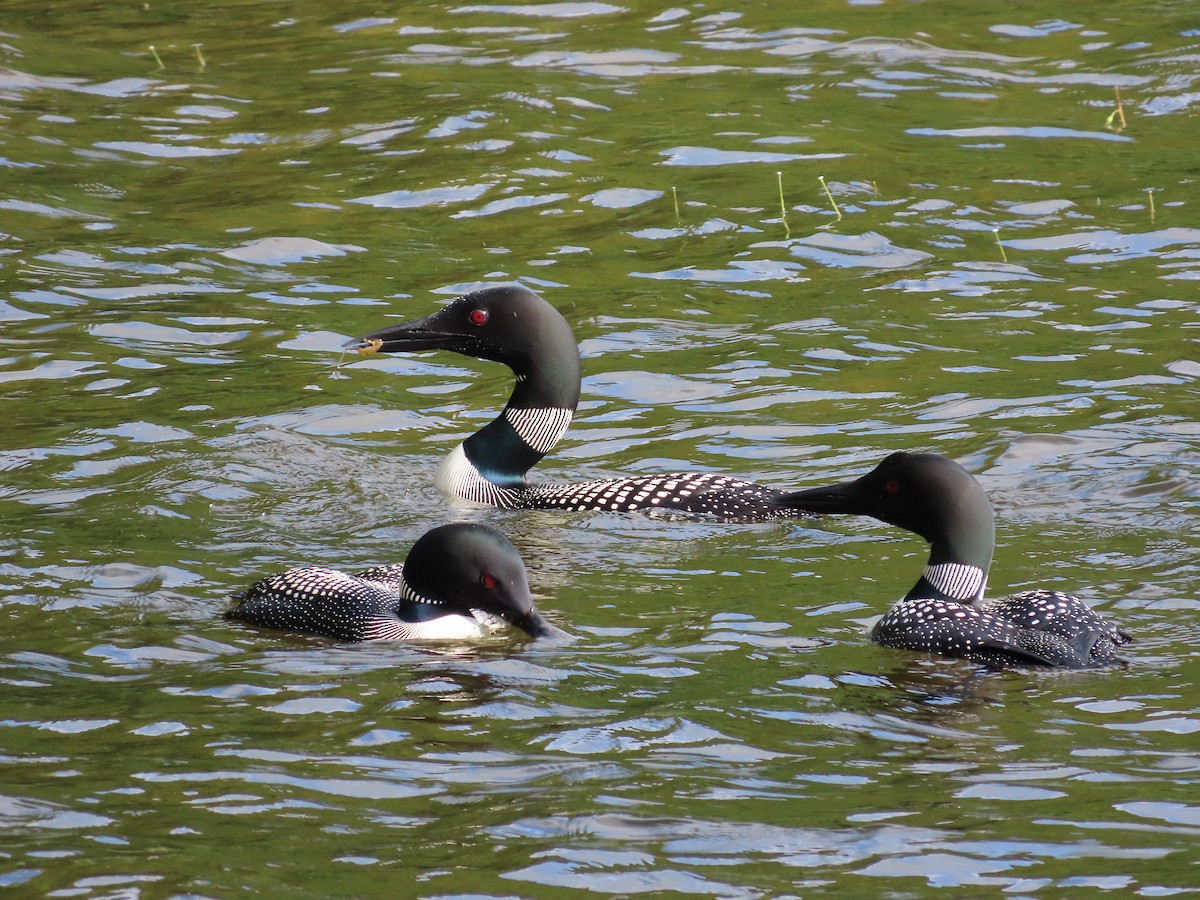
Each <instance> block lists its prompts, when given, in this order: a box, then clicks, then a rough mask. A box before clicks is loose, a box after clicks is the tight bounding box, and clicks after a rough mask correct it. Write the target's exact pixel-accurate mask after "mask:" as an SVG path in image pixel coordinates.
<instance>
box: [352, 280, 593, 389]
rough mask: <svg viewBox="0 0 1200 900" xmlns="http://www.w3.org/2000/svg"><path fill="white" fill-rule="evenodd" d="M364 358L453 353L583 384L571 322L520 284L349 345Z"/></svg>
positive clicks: (465, 298) (486, 291) (476, 294)
mask: <svg viewBox="0 0 1200 900" xmlns="http://www.w3.org/2000/svg"><path fill="white" fill-rule="evenodd" d="M343 346H344V347H345V348H346V349H348V350H357V351H358V352H359V353H361V354H363V355H370V354H373V353H408V352H411V351H414V350H453V351H454V352H456V353H462V354H464V355H466V356H474V357H477V358H479V359H490V360H493V361H495V362H501V363H504V364H505V365H507V366H509V367H510V368H511V369H512V370H513V371H514V372H516V373H517V375H519V376H527V375H530V374H533V373H534V372H535V371H536V370H537V369H539V368H548V367H553V368H559V369H563V371H564V375H563V377H570V375H571V373H570V370H573V373H574V374H573V377H574V379H575V380H576V381H577V380H578V379H579V348H578V346H577V345H576V343H575V335H574V334H573V333H572V331H571V326H570V325H569V324H567V320H566V319H564V318H563V317H562V315H561V314H560V313H559V312H558V310H556V309H555V308H554V307H553V306H551V305H550V304H549V303H547V302H546V301H545V300H543V299H542V298H541V297H539V296H538V295H537V294H535V293H534V292H533V291H531V290H529V289H527V288H524V287H521V286H520V285H500V286H497V287H488V288H483V289H481V290H478V291H471V292H470V293H469V294H463V295H462V296H460V297H456V298H455V299H454V300H452V301H451V302H450V305H449V306H446V307H444V308H443V309H440V310H438V311H437V312H435V313H433V314H431V315H428V316H425V317H424V318H423V319H416V320H414V321H411V322H402V323H400V324H399V325H389V326H388V327H386V328H380V329H378V330H376V331H372V332H370V333H368V334H365V335H363V336H362V337H361V338H356V339H354V340H352V341H347V342H346V343H345V344H344V345H343Z"/></svg>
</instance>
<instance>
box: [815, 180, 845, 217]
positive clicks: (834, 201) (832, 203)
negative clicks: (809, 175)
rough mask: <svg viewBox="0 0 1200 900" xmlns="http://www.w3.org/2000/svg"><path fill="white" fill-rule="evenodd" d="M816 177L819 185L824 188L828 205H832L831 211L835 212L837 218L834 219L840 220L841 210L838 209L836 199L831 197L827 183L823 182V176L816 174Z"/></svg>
mask: <svg viewBox="0 0 1200 900" xmlns="http://www.w3.org/2000/svg"><path fill="white" fill-rule="evenodd" d="M817 179H818V180H819V181H820V182H821V187H823V188H824V189H825V196H826V197H828V198H829V205H830V206H832V207H833V211H834V212H835V213H837V219H836V220H835V221H838V222H840V221H842V211H841V210H840V209H838V205H837V201H836V200H834V199H833V194H832V193H831V192H830V190H829V185H827V184H826V183H825V176H824V175H818V176H817Z"/></svg>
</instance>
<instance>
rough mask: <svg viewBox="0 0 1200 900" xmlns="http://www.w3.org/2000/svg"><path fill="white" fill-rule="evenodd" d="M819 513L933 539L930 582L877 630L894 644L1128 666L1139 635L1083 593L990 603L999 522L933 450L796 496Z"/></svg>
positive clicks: (793, 497) (959, 472)
mask: <svg viewBox="0 0 1200 900" xmlns="http://www.w3.org/2000/svg"><path fill="white" fill-rule="evenodd" d="M782 502H783V503H785V504H787V505H789V506H792V507H795V508H797V509H802V510H807V511H809V512H813V513H850V514H853V515H865V516H872V517H873V518H876V519H880V520H882V521H884V522H887V523H889V524H891V525H897V526H899V527H900V528H905V529H907V530H909V531H914V532H916V533H917V534H919V535H921V537H923V538H925V540H927V541H928V542H929V546H930V549H929V562H928V563H927V564H926V566H925V571H924V573H923V574H922V575H921V578H920V580H919V581H918V582H917V583H916V584H915V585H914V586H913V588H912V590H910V591H909V592H908V595H907V596H905V598H904V599H903V600H901V601H900V602H899V603H897V604H896V605H895V606H893V607H892V608H891V609H890V610H888V612H887V613H886V614H885V615H884V616H883V618H881V619H880V620H879V621H878V622H877V623H876V624H875V627H874V628H873V629H872V631H871V639H872V640H874V641H875V642H876V643H878V644H881V645H883V646H884V647H900V648H903V649H906V650H926V651H932V652H934V653H941V654H943V655H945V656H957V657H964V658H966V659H969V660H972V661H974V662H978V663H984V664H987V665H1004V664H1016V665H1029V664H1034V665H1047V666H1064V667H1069V668H1087V667H1091V666H1103V665H1110V664H1113V663H1120V662H1123V660H1122V659H1121V658H1120V657H1119V656H1118V655H1117V648H1118V647H1119V646H1120V645H1121V644H1124V643H1126V642H1127V641H1129V640H1130V637H1129V635H1128V634H1127V633H1126V632H1124V631H1123V630H1121V629H1120V628H1117V627H1116V626H1114V625H1111V624H1109V623H1108V622H1106V621H1105V620H1104V618H1103V617H1102V616H1101V615H1100V614H1099V613H1097V612H1095V611H1094V610H1092V609H1091V608H1090V607H1088V606H1087V604H1085V603H1084V602H1083V601H1082V600H1080V599H1079V598H1078V597H1074V596H1072V595H1070V594H1064V593H1061V592H1059V591H1050V590H1034V591H1025V592H1023V593H1020V594H1013V595H1012V596H1009V597H1003V598H1001V599H998V600H989V601H986V602H985V601H984V599H983V593H984V589H985V587H986V583H987V574H988V568H989V567H990V565H991V562H992V549H993V547H994V544H995V527H994V523H993V518H992V506H991V504H990V503H989V502H988V498H987V495H986V494H985V493H984V492H983V489H982V488H981V487H980V486H979V483H978V482H976V481H975V479H974V478H972V477H971V475H970V474H969V473H968V472H967V471H966V469H964V468H963V467H962V466H960V465H959V464H958V463H956V462H954V461H952V460H949V459H946V458H945V457H943V456H936V455H933V454H910V453H893V454H892V455H891V456H889V457H888V458H887V459H885V460H884V461H883V462H881V463H880V464H879V465H878V466H877V467H876V468H875V470H874V471H872V472H870V473H868V474H866V475H864V476H862V477H861V478H859V479H857V480H855V481H849V482H846V483H843V484H836V485H833V486H831V487H821V488H813V489H811V490H806V491H797V492H796V493H793V494H789V495H787V496H786V497H785V498H784V499H783V501H782Z"/></svg>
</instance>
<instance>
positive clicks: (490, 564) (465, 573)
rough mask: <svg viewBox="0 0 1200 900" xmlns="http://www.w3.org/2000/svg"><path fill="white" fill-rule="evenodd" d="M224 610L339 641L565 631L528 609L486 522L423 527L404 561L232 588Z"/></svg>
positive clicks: (520, 575) (504, 544) (517, 574)
mask: <svg viewBox="0 0 1200 900" xmlns="http://www.w3.org/2000/svg"><path fill="white" fill-rule="evenodd" d="M233 599H234V605H233V606H231V607H230V609H229V610H228V611H227V612H226V613H225V617H226V618H228V619H238V620H240V621H243V622H249V623H250V624H251V625H263V626H266V627H267V628H281V629H286V630H287V631H301V632H306V633H308V634H320V635H324V636H325V637H331V638H337V639H339V640H343V641H396V640H418V641H462V640H473V639H476V638H480V637H483V636H485V635H488V634H490V633H492V632H494V631H497V630H499V629H500V628H501V627H502V626H503V625H513V626H515V627H517V628H519V629H521V630H522V631H524V632H525V633H526V634H528V635H529V636H530V637H534V638H541V637H551V636H554V637H561V636H564V635H565V634H566V632H564V631H562V630H561V629H559V628H556V627H555V626H554V625H551V624H550V623H549V622H547V621H546V620H545V619H543V618H542V616H541V615H540V614H539V613H538V611H537V610H536V609H535V608H534V605H533V598H532V597H531V596H530V594H529V581H528V579H527V578H526V575H525V564H524V563H523V562H522V561H521V556H520V554H518V553H517V550H516V548H515V547H513V545H512V544H511V543H509V540H508V538H506V537H505V536H504V535H503V534H501V533H500V532H499V531H497V530H496V529H495V528H492V527H490V526H487V525H477V524H452V525H442V526H441V527H439V528H434V529H433V530H432V531H428V532H426V533H425V534H424V535H422V536H421V537H420V538H419V539H418V540H417V542H416V543H415V544H413V546H412V549H411V550H409V552H408V558H407V559H405V561H404V565H403V566H399V565H387V566H376V567H375V568H373V569H367V570H366V571H365V572H359V573H358V574H356V575H349V574H347V573H345V572H339V571H338V570H337V569H329V568H326V567H324V566H304V567H302V568H298V569H289V570H288V571H286V572H280V573H279V574H277V575H270V576H268V577H267V578H264V579H263V580H262V581H259V582H257V583H256V584H254V585H252V586H251V587H250V588H249V589H247V590H246V591H244V592H242V593H240V594H236V595H235V596H234V598H233Z"/></svg>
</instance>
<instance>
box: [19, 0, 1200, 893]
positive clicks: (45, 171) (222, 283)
mask: <svg viewBox="0 0 1200 900" xmlns="http://www.w3.org/2000/svg"><path fill="white" fill-rule="evenodd" d="M0 32H2V33H3V34H2V36H0V175H2V176H3V188H2V189H0V278H2V279H3V291H0V403H2V406H0V412H2V413H3V415H4V417H5V421H4V425H3V427H2V428H0V516H2V519H0V614H2V616H3V618H2V619H0V622H2V624H3V628H2V629H0V679H2V683H3V686H2V689H0V779H2V780H0V835H2V837H3V840H0V886H2V887H5V888H7V889H8V890H9V891H10V892H11V893H13V895H14V896H30V897H34V896H38V897H41V896H46V897H89V898H122V900H124V898H143V897H144V898H160V897H221V898H224V897H235V896H255V895H257V896H267V897H276V896H295V897H383V896H389V897H420V898H446V900H448V898H512V897H521V898H555V897H560V896H564V895H574V894H577V895H579V896H593V895H602V896H611V897H633V896H639V897H641V896H653V897H658V896H661V897H673V896H684V895H698V896H711V897H720V898H768V897H769V898H788V897H817V896H828V897H855V898H857V897H872V896H880V897H897V898H898V897H905V898H909V897H935V896H936V897H954V898H958V897H968V896H969V897H976V896H1006V897H1047V898H1049V897H1064V896H1092V895H1096V896H1099V895H1104V896H1145V897H1162V896H1173V895H1179V894H1189V895H1190V894H1194V893H1196V892H1197V891H1198V890H1200V869H1198V868H1197V853H1196V846H1197V837H1198V835H1200V799H1198V795H1197V781H1198V775H1200V751H1198V750H1197V746H1198V745H1197V738H1198V733H1200V688H1198V687H1197V675H1198V674H1200V669H1198V667H1197V663H1196V650H1195V634H1196V621H1197V612H1198V611H1200V551H1198V543H1197V538H1196V534H1197V531H1198V530H1200V510H1198V508H1197V497H1198V494H1200V491H1198V489H1197V484H1198V481H1200V465H1198V462H1197V460H1198V458H1200V453H1198V444H1200V426H1198V425H1197V409H1198V407H1197V380H1198V378H1200V362H1198V361H1197V355H1196V339H1197V328H1198V327H1200V317H1198V316H1197V300H1198V297H1200V294H1198V292H1197V288H1196V285H1197V281H1198V279H1200V227H1197V222H1196V213H1195V211H1196V209H1197V205H1198V203H1200V188H1198V187H1197V179H1198V178H1200V165H1198V161H1200V155H1198V154H1197V150H1196V146H1197V134H1198V129H1197V111H1196V110H1197V100H1198V98H1200V84H1198V82H1200V75H1198V71H1200V70H1198V69H1197V65H1196V60H1197V54H1198V53H1200V19H1197V16H1196V15H1195V4H1192V3H1144V2H1136V3H1135V2H1110V3H1096V2H1067V3H1059V4H1054V5H1053V6H1052V7H1048V6H1047V5H1046V4H1033V3H1026V2H1017V3H1007V4H983V3H979V4H958V3H949V2H933V0H928V2H879V3H870V2H851V3H847V2H816V3H806V4H783V3H765V2H760V3H741V2H726V3H724V4H713V3H708V2H704V3H692V4H682V5H678V6H670V5H667V4H646V3H632V4H629V3H626V4H624V5H620V4H619V3H618V2H586V0H584V2H563V3H554V2H551V3H518V4H491V3H482V4H472V3H463V4H457V5H456V4H453V3H422V4H378V3H360V2H353V0H352V2H347V3H314V2H310V0H298V2H289V3H282V2H248V0H228V2H211V3H210V2H199V3H196V2H189V3H184V2H177V0H172V2H155V0H151V2H148V3H141V2H137V3H126V4H111V3H110V4H83V3H70V2H68V3H58V4H45V3H36V4H35V3H29V2H22V0H17V2H6V3H5V4H4V11H3V15H2V18H0ZM151 47H153V50H151ZM155 54H157V60H156V58H155ZM160 61H161V65H160V64H159V62H160ZM1118 91H1119V96H1120V104H1121V113H1123V115H1124V121H1123V122H1122V120H1121V118H1120V115H1119V114H1117V104H1118V99H1117V98H1118V93H1117V92H1118ZM821 177H823V178H824V179H825V184H826V185H827V187H828V190H829V194H827V193H826V191H825V190H824V189H823V187H822V183H821V181H820V178H821ZM830 195H831V196H830ZM835 204H836V207H835ZM507 281H520V282H522V283H524V284H525V285H527V286H529V287H531V288H534V289H535V290H538V291H539V292H541V293H542V294H543V295H544V296H545V297H546V298H547V299H548V300H550V302H552V303H553V304H554V305H555V306H556V307H558V308H559V309H560V310H561V311H562V312H563V314H564V315H565V316H566V318H567V319H568V321H569V322H570V323H571V325H572V327H573V328H574V329H575V332H576V335H577V336H578V338H579V340H580V344H581V348H582V351H583V355H584V385H583V396H582V402H581V405H580V411H579V415H578V417H577V419H576V421H575V423H574V425H573V426H572V428H571V429H570V431H569V432H568V434H567V436H566V438H565V439H564V441H563V442H562V444H561V445H560V446H559V447H558V448H557V449H556V451H555V452H554V453H553V454H552V455H551V456H550V457H549V458H548V459H547V460H546V461H545V462H544V463H543V464H542V465H540V466H539V467H538V470H537V471H536V472H535V475H536V477H538V478H541V479H543V480H558V481H569V480H583V479H586V478H591V477H611V476H614V475H618V474H622V473H652V472H657V471H664V470H668V469H677V468H684V469H698V470H708V471H726V472H730V473H732V474H735V475H737V476H739V477H745V478H752V479H756V480H760V481H763V482H767V483H769V484H772V485H776V486H779V487H802V486H813V485H817V484H821V483H826V482H830V481H833V480H840V479H843V478H846V477H848V476H850V475H852V474H856V473H859V472H862V471H865V470H867V469H868V468H869V467H870V466H871V465H873V464H874V462H875V461H876V460H878V459H880V458H882V457H883V456H884V455H885V454H886V453H888V452H891V451H893V450H899V449H911V450H932V451H935V452H939V453H943V454H946V455H949V456H953V457H955V458H956V459H959V460H960V461H961V462H962V463H963V464H964V465H966V466H967V467H968V468H969V469H970V470H971V471H972V472H974V473H975V474H976V475H977V476H978V477H979V479H980V481H981V483H982V484H983V485H984V486H985V488H986V489H987V490H988V492H989V494H990V495H991V497H992V499H993V502H994V505H995V507H996V512H997V539H998V546H997V550H996V560H995V565H994V568H993V571H992V574H991V577H990V586H991V590H992V591H993V592H994V593H998V592H1004V591H1008V590H1014V589H1022V588H1028V587H1032V586H1039V585H1041V586H1047V587H1053V588H1058V589H1064V590H1071V591H1073V592H1075V593H1078V594H1079V595H1080V596H1081V597H1083V598H1084V599H1085V600H1087V601H1088V602H1089V603H1092V604H1093V605H1095V606H1096V607H1097V608H1098V609H1100V610H1101V611H1102V612H1104V614H1105V615H1109V616H1111V617H1112V618H1113V619H1114V620H1116V621H1118V622H1120V624H1121V625H1122V626H1123V627H1125V628H1126V629H1128V630H1129V631H1130V632H1132V633H1134V635H1135V637H1136V642H1135V643H1133V644H1131V645H1130V648H1129V649H1130V654H1129V655H1130V658H1131V664H1130V665H1129V666H1128V667H1127V668H1121V669H1115V670H1105V671H1091V672H1082V673H1080V672H1070V673H1058V672H1044V671H1032V670H1031V671H1011V672H985V671H982V670H979V669H976V668H974V667H972V666H967V665H962V664H960V663H957V662H954V661H949V660H943V659H937V658H931V657H925V656H921V655H918V654H908V653H903V652H897V651H889V650H884V649H881V648H878V647H875V646H873V645H871V644H870V643H869V642H868V641H867V639H866V634H865V630H866V626H867V623H869V622H870V621H871V620H872V619H873V617H875V616H877V615H879V614H880V613H882V612H883V610H884V609H886V607H887V605H888V604H889V603H890V602H892V601H893V600H894V599H896V598H897V597H899V596H901V595H902V594H903V593H904V592H905V590H906V589H907V588H908V586H909V585H911V583H912V582H913V580H914V579H915V578H916V577H917V573H918V572H919V570H920V568H921V566H922V564H923V561H924V554H925V547H924V545H923V543H922V542H921V541H920V539H918V538H916V537H915V536H913V535H910V534H906V533H901V532H898V531H896V530H894V529H891V528H888V527H885V526H883V525H879V524H876V523H873V522H869V521H865V520H857V519H832V520H828V521H824V522H821V523H816V524H813V523H805V524H795V523H790V524H771V525H728V524H721V523H712V522H700V523H688V522H664V521H653V520H649V519H645V518H639V517H627V516H619V515H611V514H584V513H579V514H555V513H550V512H539V511H523V512H514V511H498V510H479V509H469V508H465V507H462V506H456V505H454V504H452V503H450V502H449V501H447V500H446V499H445V498H443V497H441V496H439V495H438V493H437V492H436V491H435V490H434V488H433V487H432V481H433V475H434V472H435V471H436V469H437V466H438V464H439V463H440V461H441V459H442V457H443V456H444V454H445V453H446V452H447V451H448V450H449V449H450V448H451V447H453V446H454V444H455V443H456V442H457V441H459V440H461V439H462V438H463V437H464V436H466V435H468V434H470V433H471V432H472V431H474V430H475V429H476V428H478V427H480V425H482V424H483V423H484V422H486V421H487V420H488V419H489V418H490V417H491V416H493V415H494V414H495V411H496V410H497V409H498V408H499V407H500V406H501V405H502V404H503V402H504V400H505V398H506V397H507V395H508V391H509V390H510V389H511V376H510V375H509V373H508V372H507V371H506V370H505V369H504V368H503V367H501V366H498V365H496V364H494V363H488V362H482V361H477V360H473V359H468V358H466V357H459V356H454V355H452V354H448V353H432V354H420V355H416V356H407V357H389V358H383V357H379V358H374V359H371V360H364V361H355V360H350V359H348V358H342V357H341V356H340V352H339V350H338V348H339V346H340V344H341V343H342V342H343V341H344V340H346V339H347V338H348V337H352V336H356V335H359V334H362V333H363V332H365V331H368V330H371V329H374V328H377V327H380V326H382V325H384V324H386V323H388V322H391V321H393V320H394V319H396V318H405V317H414V316H418V315H424V314H426V313H428V312H431V311H433V310H434V309H436V308H437V307H438V306H439V304H440V303H442V302H444V301H445V300H447V299H449V298H450V297H452V296H454V295H455V294H456V293H458V292H461V291H463V290H466V289H469V288H472V287H475V286H479V285H483V284H490V283H495V282H507ZM448 520H477V521H484V522H489V523H492V524H495V525H497V526H498V527H500V528H502V529H503V530H504V531H505V533H506V534H508V535H509V536H510V537H511V538H512V540H513V541H514V543H515V544H516V545H517V546H518V547H519V548H520V550H521V552H522V554H523V556H524V557H525V559H526V562H527V564H528V567H529V570H530V578H531V582H532V584H533V587H534V590H535V592H536V594H537V597H538V603H539V605H540V607H541V608H542V609H543V610H544V611H545V613H546V615H547V616H548V617H549V618H551V619H552V620H553V621H554V622H555V623H556V624H558V625H560V626H561V627H563V628H565V629H567V630H568V631H570V632H571V633H572V634H573V635H575V636H576V640H575V641H574V642H573V643H571V644H567V645H554V646H549V645H548V646H539V645H537V644H530V643H524V642H522V641H520V640H517V639H497V640H494V641H491V642H488V643H487V644H486V645H485V646H482V647H480V648H465V647H463V648H459V647H445V648H436V649H428V648H413V647H404V646H384V645H373V646H351V645H337V644H332V643H330V642H328V641H324V640H321V639H315V638H305V637H299V636H289V635H280V634H276V633H271V632H268V631H262V630H255V629H252V628H248V627H245V626H242V625H239V624H236V623H231V622H226V621H225V620H223V619H222V618H221V612H222V610H223V609H224V607H225V604H226V600H227V597H228V596H229V595H230V594H231V593H233V592H234V591H236V590H238V589H239V588H242V587H244V586H246V585H247V584H249V583H250V582H252V581H254V580H255V579H257V578H259V577H261V576H263V575H265V574H267V573H269V572H272V571H276V570H278V569H281V568H284V567H287V566H290V565H297V564H302V563H311V562H318V561H319V562H325V563H328V564H331V565H336V566H341V567H346V568H352V567H365V566H368V565H373V564H377V563H381V562H395V561H399V560H401V559H402V558H403V555H404V553H405V551H406V549H407V548H408V546H409V545H410V544H411V543H412V541H413V540H415V538H416V537H417V536H419V535H420V534H421V533H423V532H424V531H425V530H427V529H428V528H430V527H433V526H434V525H437V524H440V523H442V522H445V521H448Z"/></svg>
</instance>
